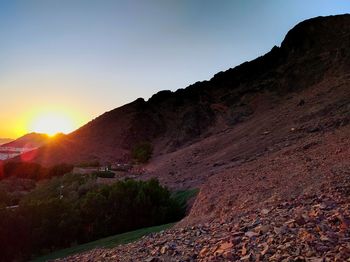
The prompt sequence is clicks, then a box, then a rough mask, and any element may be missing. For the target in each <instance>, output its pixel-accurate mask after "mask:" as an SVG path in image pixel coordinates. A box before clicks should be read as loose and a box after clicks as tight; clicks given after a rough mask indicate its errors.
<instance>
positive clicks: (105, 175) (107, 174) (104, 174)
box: [92, 171, 115, 178]
mask: <svg viewBox="0 0 350 262" xmlns="http://www.w3.org/2000/svg"><path fill="white" fill-rule="evenodd" d="M92 175H93V176H96V177H102V178H114V177H115V174H114V173H113V172H111V171H97V172H94V173H93V174H92Z"/></svg>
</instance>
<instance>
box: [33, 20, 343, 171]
mask: <svg viewBox="0 0 350 262" xmlns="http://www.w3.org/2000/svg"><path fill="white" fill-rule="evenodd" d="M348 22H349V15H342V16H334V17H319V18H314V19H311V20H307V21H304V22H302V23H300V24H299V25H297V26H296V27H295V28H293V29H292V30H291V31H290V32H289V33H288V34H287V36H286V37H285V39H284V41H283V42H282V44H281V47H276V46H275V47H273V48H272V50H271V51H270V52H269V53H267V54H265V55H264V56H262V57H259V58H257V59H255V60H253V61H251V62H246V63H243V64H241V65H240V66H237V67H235V68H233V69H229V70H227V71H225V72H220V73H218V74H216V75H215V76H214V77H213V78H212V79H211V80H209V81H203V82H197V83H195V84H193V85H191V86H189V87H187V88H186V89H179V90H177V91H176V92H171V91H161V92H159V93H157V94H155V95H154V96H152V97H151V98H150V99H149V100H148V101H145V100H144V99H142V98H139V99H137V100H135V101H134V102H132V103H130V104H127V105H124V106H122V107H119V108H117V109H114V110H112V111H110V112H106V113H105V114H103V115H101V116H99V117H98V118H96V119H94V120H92V121H91V122H89V123H88V124H87V125H85V126H83V127H81V128H80V129H78V130H77V131H75V132H73V133H71V134H69V135H67V136H66V137H64V138H62V139H61V140H60V141H56V142H57V143H54V144H49V145H47V146H44V147H43V148H40V149H39V150H38V152H37V155H36V158H35V159H34V161H36V162H39V163H42V164H45V165H52V164H57V163H59V162H67V163H79V162H82V161H89V160H99V161H101V162H107V161H115V160H127V159H129V156H130V149H131V148H132V147H133V146H134V145H135V144H137V143H139V142H143V141H150V142H151V143H152V144H153V146H154V156H155V157H156V156H160V155H163V154H167V153H169V152H175V151H177V150H178V149H180V148H184V147H187V146H188V145H190V144H193V143H195V142H197V141H200V140H203V139H204V138H206V137H210V136H213V135H217V134H219V133H220V132H227V130H231V129H236V128H240V127H241V126H242V123H248V122H249V123H250V122H251V121H252V120H253V121H254V119H256V118H257V116H258V115H260V114H261V113H263V112H265V113H266V112H267V111H269V110H271V109H273V108H277V107H278V106H279V105H280V104H282V103H285V101H288V102H289V101H290V100H288V98H291V97H292V96H296V94H298V92H301V91H303V90H307V89H309V88H311V87H315V86H316V85H318V84H319V85H321V84H322V83H324V81H331V79H332V83H331V85H334V86H340V87H337V89H342V88H343V87H342V83H343V82H346V81H347V74H348V69H349V65H348V63H347V61H348V60H347V59H348V55H349V54H348V44H349V38H348V33H349V32H348V31H349V29H348ZM333 28H338V29H339V30H333ZM330 92H331V91H330ZM340 92H347V89H345V90H344V91H342V90H341V91H339V93H340ZM337 96H338V98H337V99H339V100H341V101H337V102H340V103H341V104H344V103H345V101H346V100H345V98H341V95H340V94H338V95H337ZM301 99H302V98H301ZM304 100H305V99H304ZM342 101H343V102H342ZM329 103H331V101H329ZM309 104H310V101H307V105H309ZM307 105H306V107H307ZM329 106H330V108H329V110H331V105H329ZM299 108H305V107H297V109H299ZM342 108H343V110H344V108H345V107H344V105H343V107H342ZM310 110H315V109H310ZM339 110H341V109H339V108H337V109H336V111H334V112H332V114H334V116H333V117H336V116H337V115H338V113H339V112H338V111H339ZM296 112H297V111H294V112H293V113H296ZM327 112H328V111H327V110H326V109H325V111H324V112H323V113H324V114H326V113H327ZM300 114H304V115H305V116H304V118H301V120H300V119H299V120H297V119H293V117H292V116H291V118H290V119H289V120H292V119H293V120H294V121H299V122H300V121H301V123H304V124H305V125H306V124H307V123H309V124H308V125H312V124H311V122H312V123H313V124H314V125H316V121H317V120H319V121H322V120H321V118H322V116H321V115H319V114H317V113H314V114H315V117H314V118H312V117H310V116H306V111H302V112H300V113H299V115H298V117H299V118H300V117H301V115H300ZM328 114H330V112H328ZM296 117H297V116H296ZM266 121H270V119H266ZM266 121H265V122H266ZM339 121H341V120H339ZM344 121H345V120H344ZM254 122H255V121H254ZM286 124H287V123H286ZM288 124H289V125H292V121H289V123H288ZM320 124H321V123H320ZM271 125H272V127H273V126H274V125H273V123H271ZM260 128H261V126H256V129H257V130H258V129H260ZM309 128H312V127H309ZM327 128H328V129H330V128H331V127H327ZM269 129H270V128H269ZM249 132H250V131H249Z"/></svg>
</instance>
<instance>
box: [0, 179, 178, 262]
mask: <svg viewBox="0 0 350 262" xmlns="http://www.w3.org/2000/svg"><path fill="white" fill-rule="evenodd" d="M93 181H94V178H92V177H88V176H81V175H72V174H69V175H65V176H63V177H60V178H58V177H57V178H55V179H52V180H51V181H49V182H46V183H44V184H43V185H40V186H38V188H37V189H35V190H33V192H31V193H29V194H28V195H27V196H25V197H24V198H23V199H22V200H21V202H20V204H19V207H18V208H14V209H8V208H6V207H5V206H3V207H2V208H0V246H1V250H2V251H1V256H0V260H2V261H13V260H16V261H22V260H28V259H30V258H32V257H33V256H34V255H41V254H45V253H48V252H52V251H54V250H57V249H61V248H66V247H70V246H72V245H76V244H81V243H85V242H89V241H93V240H96V239H99V238H102V237H105V236H109V235H114V234H118V233H123V232H126V231H130V230H134V229H138V228H142V227H149V226H154V225H160V224H165V223H169V222H174V221H177V220H179V219H181V218H182V217H183V216H184V212H185V210H184V208H183V207H182V206H181V204H180V203H178V202H177V201H176V200H175V199H173V198H172V196H171V193H170V192H169V190H168V189H167V188H165V187H162V186H161V185H160V184H159V182H158V181H157V180H154V179H152V180H149V181H135V180H125V181H119V182H116V183H115V184H112V185H105V186H98V185H96V183H94V182H93ZM0 203H1V201H0Z"/></svg>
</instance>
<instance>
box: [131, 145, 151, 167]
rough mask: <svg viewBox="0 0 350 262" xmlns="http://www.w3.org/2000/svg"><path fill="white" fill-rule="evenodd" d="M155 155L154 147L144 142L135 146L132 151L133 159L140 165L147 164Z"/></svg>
mask: <svg viewBox="0 0 350 262" xmlns="http://www.w3.org/2000/svg"><path fill="white" fill-rule="evenodd" d="M152 153H153V147H152V145H151V143H149V142H142V143H139V144H137V145H135V146H134V147H133V149H132V151H131V156H132V158H133V159H134V160H135V161H136V162H139V163H146V162H147V161H148V160H149V159H150V158H151V157H152Z"/></svg>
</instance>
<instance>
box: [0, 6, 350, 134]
mask: <svg viewBox="0 0 350 262" xmlns="http://www.w3.org/2000/svg"><path fill="white" fill-rule="evenodd" d="M348 12H350V1H348V0H307V1H306V0H290V1H288V0H265V1H261V0H232V1H224V0H221V1H207V0H187V1H183V0H173V1H169V0H138V1H136V0H127V1H122V0H121V1H119V0H114V1H109V0H94V1H92V0H91V1H90V0H21V1H20V0H18V1H17V0H8V1H5V0H0V35H1V38H0V39H1V40H0V137H10V138H15V137H18V136H20V135H23V134H25V133H27V132H31V131H41V130H40V128H38V127H36V129H35V128H34V126H38V125H37V123H43V124H42V125H50V124H51V123H50V121H49V122H46V123H44V122H43V121H44V118H45V119H47V118H50V116H52V119H51V120H53V122H55V118H54V117H53V116H54V115H55V114H56V115H57V114H60V116H59V117H58V118H60V117H61V118H62V117H63V118H64V117H66V118H67V119H68V118H69V121H70V125H68V124H67V123H65V124H67V125H68V126H70V128H71V129H75V128H78V127H79V126H81V125H83V124H85V123H86V122H88V121H90V120H91V119H93V118H95V117H97V116H98V115H100V114H102V113H104V112H106V111H109V110H112V109H114V108H116V107H119V106H121V105H123V104H126V103H128V102H131V101H133V100H135V99H136V98H138V97H143V98H145V99H148V98H149V97H151V96H152V94H154V93H156V92H158V91H160V90H164V89H168V90H176V89H178V88H184V87H186V86H188V85H189V84H192V83H194V82H197V81H202V80H208V79H210V78H211V77H212V76H213V75H214V74H215V73H217V72H219V71H223V70H226V69H228V68H232V67H234V66H236V65H239V64H240V63H242V62H245V61H249V60H252V59H254V58H256V57H257V56H260V55H263V54H264V53H266V52H268V51H269V50H270V49H271V48H272V47H273V46H274V45H277V46H279V45H280V43H281V42H282V40H283V38H284V36H285V34H286V33H287V32H288V30H290V29H291V28H292V27H293V26H294V25H295V24H297V23H298V22H300V21H303V20H305V19H308V18H312V17H315V16H320V15H333V14H343V13H348ZM50 112H51V113H50ZM67 121H68V120H67ZM51 122H52V121H51ZM56 122H58V121H56ZM63 122H64V121H63ZM63 125H64V124H63ZM43 130H45V128H43ZM62 131H63V132H70V131H72V130H69V128H67V129H66V130H62Z"/></svg>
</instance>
